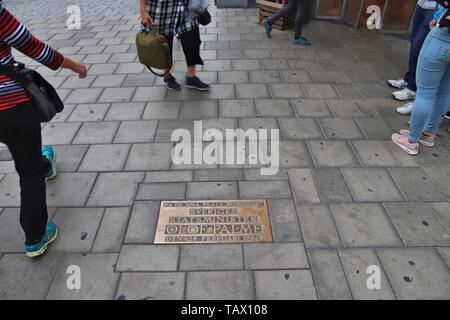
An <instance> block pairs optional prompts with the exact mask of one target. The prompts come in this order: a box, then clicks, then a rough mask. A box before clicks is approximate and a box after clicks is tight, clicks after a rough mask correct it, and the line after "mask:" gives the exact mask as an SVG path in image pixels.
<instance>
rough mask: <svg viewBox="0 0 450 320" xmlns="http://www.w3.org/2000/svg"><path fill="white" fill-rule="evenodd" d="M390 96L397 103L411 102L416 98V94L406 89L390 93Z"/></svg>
mask: <svg viewBox="0 0 450 320" xmlns="http://www.w3.org/2000/svg"><path fill="white" fill-rule="evenodd" d="M392 95H393V96H394V98H395V100H399V101H407V100H413V99H415V98H416V93H415V92H414V91H412V90H409V89H408V88H405V89H403V90H400V91H396V92H394V93H392Z"/></svg>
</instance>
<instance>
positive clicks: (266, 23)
mask: <svg viewBox="0 0 450 320" xmlns="http://www.w3.org/2000/svg"><path fill="white" fill-rule="evenodd" d="M263 26H264V29H266V35H267V38H271V37H272V36H271V35H270V33H271V32H272V23H270V21H269V20H268V19H266V20H264V22H263Z"/></svg>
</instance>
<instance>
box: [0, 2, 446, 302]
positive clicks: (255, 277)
mask: <svg viewBox="0 0 450 320" xmlns="http://www.w3.org/2000/svg"><path fill="white" fill-rule="evenodd" d="M23 2H24V1H17V4H16V7H15V5H14V4H13V3H12V1H6V3H5V5H6V6H7V7H9V8H10V9H11V10H12V11H13V12H17V15H18V16H19V17H23V19H24V20H26V21H27V26H28V27H29V28H30V30H32V32H33V33H34V34H35V35H36V36H38V37H39V38H41V39H43V40H48V43H50V44H51V45H52V46H54V47H56V48H60V50H61V51H62V52H63V53H65V54H67V55H68V56H72V57H74V58H76V59H78V60H81V61H83V62H84V63H86V64H88V65H89V76H88V78H87V79H85V80H82V81H81V80H78V79H77V78H75V77H74V76H72V75H70V73H69V72H67V71H64V70H60V71H57V72H53V71H51V70H47V69H46V68H44V67H42V66H38V65H37V64H36V63H34V62H30V61H29V59H26V58H23V57H22V56H20V55H19V56H18V60H22V61H24V62H27V63H28V65H29V66H32V67H36V68H37V70H38V71H39V72H41V73H42V74H43V75H45V76H46V78H47V79H49V80H50V81H51V82H52V84H53V85H54V86H55V87H57V88H58V92H59V93H60V95H61V97H62V98H63V99H64V101H65V103H66V108H65V111H64V112H63V113H61V114H59V115H58V116H57V117H56V118H55V119H54V120H53V121H52V122H51V123H48V124H45V125H44V127H43V131H42V132H43V140H44V143H45V144H52V145H54V146H55V148H56V151H57V153H58V165H59V170H60V175H59V177H58V179H57V180H55V181H52V182H49V183H48V187H47V197H48V205H49V207H50V209H49V215H50V217H51V218H52V219H53V221H55V222H56V223H57V224H58V225H59V226H60V228H61V232H62V233H61V236H60V237H59V239H58V240H57V241H56V243H55V244H54V245H53V246H52V247H51V250H50V251H49V253H48V254H47V255H46V256H45V257H44V258H41V259H38V260H33V261H31V260H29V259H27V258H26V257H25V256H24V253H23V251H24V247H23V241H24V239H23V232H22V230H21V228H20V225H19V208H18V207H19V201H20V193H19V186H18V177H17V175H16V174H15V171H14V166H13V163H12V161H10V157H9V153H8V152H7V150H6V149H4V146H3V147H2V146H0V299H15V298H26V299H28V298H29V299H46V298H47V299H72V298H81V299H94V298H95V299H316V298H318V299H419V298H424V299H431V298H438V299H449V298H450V269H449V264H450V203H449V199H450V148H449V147H450V139H449V138H450V134H449V133H447V131H446V129H447V128H449V125H450V122H448V121H446V122H444V123H443V126H442V128H441V131H440V134H439V138H438V145H437V146H436V147H435V148H432V149H427V148H425V147H422V148H421V150H420V155H419V156H417V157H410V156H408V155H406V154H404V153H403V152H402V151H400V150H399V149H398V148H397V147H394V146H393V144H392V143H391V142H390V135H391V134H392V133H393V132H396V131H398V130H399V129H402V128H407V127H408V117H406V116H400V115H397V114H396V113H395V108H396V107H398V106H400V105H401V103H398V102H395V101H394V100H393V99H392V98H391V92H392V91H393V90H392V89H390V88H388V87H387V86H386V80H388V79H391V78H399V77H401V76H402V75H403V73H404V71H405V69H406V66H407V60H408V42H407V41H406V40H403V39H399V38H395V37H391V36H383V35H380V34H377V33H374V32H370V31H368V30H362V31H361V30H356V29H353V28H351V27H348V26H345V25H342V24H338V23H331V22H323V21H322V22H321V21H312V22H311V23H309V24H308V25H307V26H306V27H305V35H306V36H307V37H308V38H309V39H311V41H312V43H313V46H311V47H309V48H306V47H295V46H293V45H291V44H290V42H289V40H288V35H289V34H291V31H288V32H279V31H278V32H274V35H273V38H272V39H270V40H268V39H266V36H265V34H264V31H263V29H262V28H261V27H260V26H258V25H257V24H256V21H257V11H256V10H255V9H248V10H216V9H214V8H212V9H211V14H212V15H213V22H212V23H211V24H210V25H209V26H208V27H207V28H202V29H201V33H202V39H203V44H202V49H203V50H202V56H203V57H204V59H205V65H204V66H203V67H202V68H200V70H201V72H199V75H200V77H201V78H202V79H203V80H205V81H207V82H209V83H211V84H212V88H211V91H210V92H208V93H199V92H192V91H188V90H187V89H185V88H183V90H182V91H181V92H167V90H166V88H165V87H164V86H163V85H162V82H161V80H160V79H155V77H154V76H153V75H152V74H150V73H149V72H148V71H145V70H144V67H143V66H142V65H140V64H139V63H138V62H137V58H136V53H135V51H136V50H135V46H134V40H135V38H134V37H135V34H136V31H137V29H138V17H137V15H136V10H137V8H135V7H134V6H132V5H129V3H133V4H134V3H135V2H137V1H131V2H128V1H126V2H125V1H110V7H109V8H108V10H109V11H107V12H108V14H107V15H100V16H87V17H85V16H83V20H82V22H83V28H82V30H76V31H75V30H68V29H66V28H65V22H64V21H65V20H64V18H62V13H61V17H56V18H55V17H49V18H48V19H47V18H46V17H45V18H44V21H38V20H37V18H36V17H35V16H33V14H36V12H38V10H31V11H36V12H34V13H30V15H29V16H27V15H26V12H25V11H24V10H23ZM39 2H42V3H43V6H45V5H46V3H49V2H50V1H39ZM57 2H58V3H59V2H61V3H64V2H63V1H57ZM90 2H91V3H92V2H93V1H90ZM97 2H98V3H105V2H107V3H108V1H95V3H97ZM121 2H122V3H126V5H125V6H124V7H123V8H121V7H120V6H119V4H118V3H121ZM99 5H100V4H99ZM114 6H116V7H114ZM117 6H119V7H117ZM114 8H115V9H114ZM60 9H61V8H60V7H59V6H58V7H57V9H55V12H57V10H60ZM121 9H122V10H121ZM15 10H17V11H15ZM45 10H47V9H45V8H42V12H46V11H45ZM93 10H94V9H93ZM99 11H100V12H102V11H101V10H100V9H99V10H97V11H95V10H94V11H93V12H94V13H95V14H99ZM109 12H117V13H115V14H114V13H109ZM55 14H56V13H55ZM86 14H87V13H86ZM112 14H114V15H115V16H112ZM40 20H42V19H40ZM176 49H177V51H176V52H175V54H174V57H175V60H176V63H175V71H176V73H175V75H176V77H177V78H178V79H179V80H180V82H184V81H182V80H183V71H184V69H185V63H184V56H183V54H182V51H181V49H180V47H179V44H178V43H177V44H176ZM194 120H203V126H204V127H210V128H223V129H225V128H238V127H239V128H244V129H247V128H260V127H261V128H279V129H280V132H281V135H282V136H281V140H282V141H281V143H280V163H281V167H282V169H281V170H280V172H279V174H277V175H276V176H260V174H259V169H258V168H254V167H253V168H252V167H248V166H244V167H242V166H241V167H239V166H231V167H229V166H222V165H221V166H198V165H197V166H182V167H180V166H175V165H173V164H172V163H171V160H170V151H171V149H172V147H173V143H172V142H171V141H170V134H171V132H172V130H174V129H176V128H187V129H192V128H193V121H194ZM238 198H239V199H246V198H262V199H268V203H269V208H270V218H271V223H272V231H273V238H274V243H270V244H245V245H241V244H226V245H166V246H164V245H153V244H152V242H153V238H154V234H155V227H156V221H157V217H158V211H159V204H160V200H172V199H188V200H192V199H238ZM71 265H77V266H79V267H80V270H81V289H80V290H69V289H67V286H66V281H67V279H68V277H69V276H70V274H68V273H66V271H67V268H68V267H69V266H71ZM371 265H375V266H379V268H380V269H379V270H380V272H381V288H380V289H374V290H369V289H368V288H367V286H366V281H367V279H368V278H369V276H370V274H368V273H367V268H368V267H369V266H371Z"/></svg>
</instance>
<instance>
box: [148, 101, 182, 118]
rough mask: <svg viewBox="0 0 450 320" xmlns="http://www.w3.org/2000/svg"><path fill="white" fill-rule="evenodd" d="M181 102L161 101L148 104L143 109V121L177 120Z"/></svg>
mask: <svg viewBox="0 0 450 320" xmlns="http://www.w3.org/2000/svg"><path fill="white" fill-rule="evenodd" d="M180 109H181V102H178V101H162V102H149V103H147V106H146V107H145V111H144V114H143V116H142V118H143V119H178V116H179V114H180Z"/></svg>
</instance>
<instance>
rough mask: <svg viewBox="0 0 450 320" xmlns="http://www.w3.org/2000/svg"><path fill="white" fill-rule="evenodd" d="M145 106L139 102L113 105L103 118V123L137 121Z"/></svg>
mask: <svg viewBox="0 0 450 320" xmlns="http://www.w3.org/2000/svg"><path fill="white" fill-rule="evenodd" d="M144 108H145V104H144V103H141V102H126V103H113V104H111V107H110V108H109V111H108V113H107V114H106V116H105V121H120V120H123V121H125V120H139V119H140V118H141V115H142V113H143V112H144Z"/></svg>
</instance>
